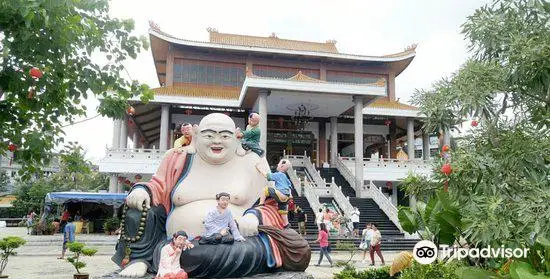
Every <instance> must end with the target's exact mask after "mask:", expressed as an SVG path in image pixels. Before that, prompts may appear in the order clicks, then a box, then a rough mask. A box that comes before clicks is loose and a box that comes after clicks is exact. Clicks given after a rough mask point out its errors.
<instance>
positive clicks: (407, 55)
mask: <svg viewBox="0 0 550 279" xmlns="http://www.w3.org/2000/svg"><path fill="white" fill-rule="evenodd" d="M149 35H152V36H155V37H157V38H159V39H161V40H164V41H166V42H170V43H173V44H178V45H185V46H192V47H204V48H214V49H220V50H233V51H248V52H250V51H252V52H257V53H274V54H287V55H301V56H309V57H321V58H328V59H335V60H344V61H350V62H351V61H355V62H357V61H361V62H399V61H405V60H408V59H410V60H412V58H414V57H415V55H416V52H415V51H414V49H411V50H406V51H403V52H401V53H396V54H391V55H387V56H365V55H357V54H344V53H330V52H317V51H303V50H288V49H275V48H264V47H255V46H238V45H228V44H219V43H210V42H200V41H192V40H185V39H180V38H176V37H173V36H171V35H168V34H166V33H163V32H158V31H155V30H153V29H151V30H149ZM409 63H410V61H409ZM407 65H408V63H407Z"/></svg>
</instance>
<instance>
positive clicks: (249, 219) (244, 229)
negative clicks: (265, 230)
mask: <svg viewBox="0 0 550 279" xmlns="http://www.w3.org/2000/svg"><path fill="white" fill-rule="evenodd" d="M238 223H239V231H240V233H241V235H242V236H253V235H257V234H258V225H259V224H260V222H259V221H258V218H257V217H256V215H254V214H250V213H249V214H245V215H244V216H242V217H241V219H240V220H238Z"/></svg>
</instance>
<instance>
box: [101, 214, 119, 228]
mask: <svg viewBox="0 0 550 279" xmlns="http://www.w3.org/2000/svg"><path fill="white" fill-rule="evenodd" d="M119 226H120V220H119V219H118V218H117V217H111V218H109V219H106V220H105V223H103V230H104V231H106V232H113V231H116V230H117V229H118V227H119Z"/></svg>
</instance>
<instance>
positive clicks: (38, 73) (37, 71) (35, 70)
mask: <svg viewBox="0 0 550 279" xmlns="http://www.w3.org/2000/svg"><path fill="white" fill-rule="evenodd" d="M29 75H31V77H33V78H36V79H38V78H41V77H42V71H40V69H38V68H36V67H32V68H31V70H30V71H29Z"/></svg>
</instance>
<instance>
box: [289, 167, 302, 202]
mask: <svg viewBox="0 0 550 279" xmlns="http://www.w3.org/2000/svg"><path fill="white" fill-rule="evenodd" d="M287 174H288V177H289V178H290V182H292V185H293V186H294V189H295V190H296V193H298V196H299V197H301V196H302V192H303V188H302V182H301V181H300V178H299V177H298V174H297V173H296V170H295V169H290V170H288V171H287Z"/></svg>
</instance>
